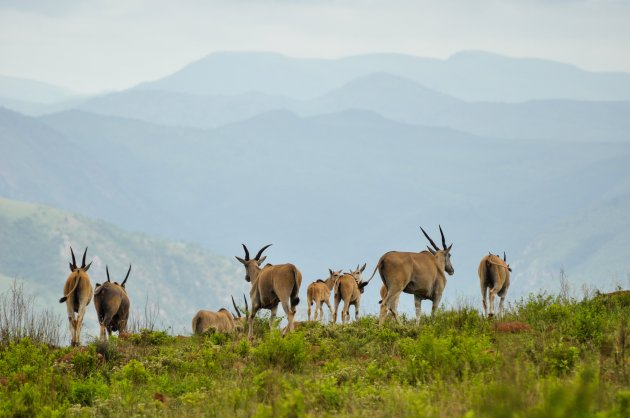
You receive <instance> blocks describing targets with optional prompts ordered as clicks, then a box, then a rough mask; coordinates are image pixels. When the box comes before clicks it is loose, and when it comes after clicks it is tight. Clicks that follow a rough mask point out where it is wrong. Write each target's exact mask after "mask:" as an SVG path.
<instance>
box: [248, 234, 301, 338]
mask: <svg viewBox="0 0 630 418" xmlns="http://www.w3.org/2000/svg"><path fill="white" fill-rule="evenodd" d="M242 245H243V249H244V250H245V259H242V258H240V257H236V259H237V260H238V261H239V262H241V264H243V265H244V266H245V280H246V281H248V282H250V283H251V284H252V288H251V290H250V291H249V298H250V300H251V302H252V311H251V312H250V313H249V319H248V322H249V333H248V338H249V339H250V340H251V339H253V337H254V317H255V316H256V313H257V312H258V310H259V309H269V310H271V316H270V318H269V325H270V326H271V325H272V324H273V319H274V318H275V316H276V311H277V310H278V304H279V303H281V304H282V309H283V310H284V312H285V313H286V315H287V321H288V324H287V326H286V327H285V328H284V330H283V332H282V333H283V335H284V334H286V333H287V332H289V331H291V330H292V329H293V318H294V317H295V311H296V306H297V304H298V303H300V298H299V297H298V294H299V293H300V285H301V284H302V273H300V270H298V269H297V267H295V266H294V265H293V264H279V265H275V266H274V265H271V264H267V265H265V267H263V268H260V265H261V264H262V263H263V262H264V261H265V259H266V258H267V257H266V256H265V257H262V258H261V257H260V256H261V255H262V253H263V251H265V249H267V248H268V247H269V246H271V244H269V245H266V246H264V247H263V248H261V249H260V251H258V254H256V257H254V258H253V259H252V260H250V258H249V251H248V250H247V247H246V246H245V244H242Z"/></svg>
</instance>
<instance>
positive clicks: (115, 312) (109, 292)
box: [94, 264, 131, 340]
mask: <svg viewBox="0 0 630 418" xmlns="http://www.w3.org/2000/svg"><path fill="white" fill-rule="evenodd" d="M105 271H106V272H107V281H106V282H105V283H103V284H100V283H96V288H95V290H94V307H95V308H96V315H97V317H98V323H99V325H100V328H101V331H100V338H101V340H107V339H108V338H109V337H110V336H111V335H112V332H114V331H118V333H121V332H126V331H127V321H128V320H129V309H130V307H131V302H129V296H127V289H126V288H125V283H127V279H128V278H129V273H131V264H129V270H127V275H126V276H125V279H124V280H123V281H122V283H118V282H112V281H111V280H110V278H109V267H108V266H105Z"/></svg>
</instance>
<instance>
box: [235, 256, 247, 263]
mask: <svg viewBox="0 0 630 418" xmlns="http://www.w3.org/2000/svg"><path fill="white" fill-rule="evenodd" d="M234 258H236V259H237V260H238V261H240V262H241V264H242V265H245V260H243V259H242V258H241V257H239V256H237V255H235V256H234Z"/></svg>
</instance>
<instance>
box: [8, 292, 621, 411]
mask: <svg viewBox="0 0 630 418" xmlns="http://www.w3.org/2000/svg"><path fill="white" fill-rule="evenodd" d="M629 306H630V298H629V297H628V294H627V293H620V294H619V295H617V296H616V297H601V296H599V297H595V298H592V299H585V300H582V301H578V300H575V299H569V298H566V297H557V296H549V295H537V296H535V295H532V296H530V297H529V298H528V299H525V300H521V301H518V302H516V303H515V304H514V306H513V308H512V310H511V311H510V312H509V313H508V315H507V317H506V318H504V320H503V321H501V322H498V321H492V320H486V319H484V318H481V317H480V316H479V313H478V312H477V311H476V310H474V309H471V308H469V307H461V308H459V309H456V310H447V311H444V310H442V311H439V313H438V314H437V315H436V316H435V317H433V318H431V317H424V318H423V320H422V324H421V325H420V326H418V325H416V324H415V322H411V321H403V323H402V324H395V323H392V322H390V323H388V324H386V325H385V326H383V327H379V326H378V325H377V323H376V318H374V317H366V318H363V319H361V320H359V321H357V322H353V323H351V324H349V325H328V324H326V325H321V324H315V323H303V324H301V325H300V327H299V329H298V330H297V331H296V332H294V333H291V334H289V335H288V336H287V337H284V338H283V337H281V336H280V334H279V332H278V331H277V330H273V331H269V329H268V326H267V323H266V321H265V320H258V321H257V322H256V336H255V339H254V341H253V342H252V343H251V344H250V343H249V342H248V341H247V339H246V338H245V336H244V334H243V333H240V334H237V335H224V334H210V335H205V336H201V337H178V336H171V335H169V334H167V333H165V332H162V331H153V332H149V331H145V332H142V333H139V334H133V335H128V336H125V337H124V338H122V337H121V338H113V339H112V340H111V341H110V342H109V344H107V345H103V344H97V343H96V342H91V343H89V344H88V345H86V346H84V347H80V348H57V347H51V346H48V345H46V344H42V343H39V342H37V341H34V340H32V339H29V338H22V339H15V338H13V339H12V338H9V337H7V334H6V333H5V334H0V335H3V340H2V345H1V346H0V405H1V406H0V415H2V416H121V415H126V416H230V417H232V416H237V417H246V416H256V417H285V416H286V417H298V416H376V417H379V416H394V417H406V416H409V417H424V416H427V417H452V416H466V417H545V418H546V417H591V416H593V417H595V416H597V417H627V416H629V414H630V385H629V383H630V342H629V341H628V319H629V313H630V308H629ZM2 330H3V328H1V327H0V331H2ZM10 339H12V340H13V341H12V342H9V340H10Z"/></svg>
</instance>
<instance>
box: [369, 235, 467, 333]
mask: <svg viewBox="0 0 630 418" xmlns="http://www.w3.org/2000/svg"><path fill="white" fill-rule="evenodd" d="M420 229H421V230H422V233H423V234H424V236H425V237H426V238H427V239H428V240H429V243H431V245H432V246H433V248H431V247H429V246H427V248H428V249H429V251H428V252H427V251H421V252H418V253H413V252H399V251H390V252H388V253H385V254H383V256H381V258H380V259H379V260H378V263H376V267H375V268H374V272H373V273H372V276H371V277H370V279H369V280H368V282H369V281H370V280H372V278H373V277H374V274H376V271H377V270H378V273H379V275H380V276H381V280H382V281H383V286H384V287H385V288H386V292H387V293H386V294H385V296H384V297H383V299H382V301H381V310H380V317H379V324H382V323H383V322H384V321H385V318H386V316H387V313H388V312H391V314H392V315H393V316H394V318H396V320H397V321H399V318H398V312H397V309H398V301H399V299H400V294H401V293H402V292H404V293H410V294H412V295H413V296H414V302H415V306H416V321H420V316H421V312H422V311H421V303H422V300H423V299H428V300H430V301H432V302H433V306H432V309H431V313H432V314H435V311H436V310H437V308H438V306H439V305H440V300H441V299H442V292H444V287H445V286H446V276H445V275H444V272H445V271H446V272H447V273H448V274H449V275H453V273H455V270H453V266H452V265H451V248H452V247H453V244H451V245H449V246H448V247H447V246H446V240H445V238H444V232H443V231H442V227H441V226H440V235H441V236H442V247H443V248H441V249H440V248H439V247H438V246H437V245H435V242H433V240H432V239H431V238H430V237H429V235H428V234H427V233H426V232H425V230H424V229H422V227H421V228H420ZM382 295H383V292H382V291H381V296H382Z"/></svg>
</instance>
